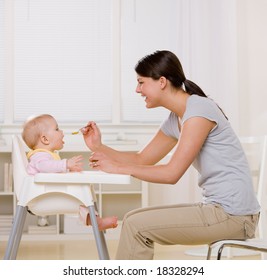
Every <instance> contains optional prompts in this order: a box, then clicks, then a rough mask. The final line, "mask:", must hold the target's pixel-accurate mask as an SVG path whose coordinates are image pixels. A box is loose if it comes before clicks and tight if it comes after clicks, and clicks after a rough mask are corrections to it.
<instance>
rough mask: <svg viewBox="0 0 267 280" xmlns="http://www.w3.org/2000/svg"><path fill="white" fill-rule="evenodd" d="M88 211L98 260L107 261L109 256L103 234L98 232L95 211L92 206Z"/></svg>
mask: <svg viewBox="0 0 267 280" xmlns="http://www.w3.org/2000/svg"><path fill="white" fill-rule="evenodd" d="M88 210H89V214H90V219H91V224H92V227H93V232H94V237H95V241H96V246H97V250H98V255H99V259H100V260H109V254H108V250H107V245H106V240H105V237H104V234H103V232H100V231H99V228H98V224H97V219H96V214H95V213H96V209H95V207H94V206H93V205H92V206H88Z"/></svg>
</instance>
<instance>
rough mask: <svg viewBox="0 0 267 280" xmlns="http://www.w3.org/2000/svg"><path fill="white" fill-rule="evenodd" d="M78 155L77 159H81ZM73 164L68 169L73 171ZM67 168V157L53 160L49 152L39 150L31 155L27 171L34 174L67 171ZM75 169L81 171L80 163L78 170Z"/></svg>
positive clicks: (75, 162)
mask: <svg viewBox="0 0 267 280" xmlns="http://www.w3.org/2000/svg"><path fill="white" fill-rule="evenodd" d="M80 157H81V156H80ZM80 157H78V161H81V158H80ZM74 158H75V157H74ZM72 159H73V158H72ZM78 161H74V163H73V164H74V165H75V164H76V165H77V164H78V163H77V162H78ZM71 162H72V161H71ZM73 164H71V166H70V167H71V169H70V171H74V169H73V168H74V166H73ZM68 168H69V167H68V166H67V159H62V160H55V159H54V158H53V157H52V156H51V155H50V154H49V153H45V152H40V153H36V154H34V155H32V156H31V158H30V162H29V164H28V166H27V172H28V174H30V175H35V174H36V173H64V172H68ZM77 171H81V163H80V169H79V170H78V168H77Z"/></svg>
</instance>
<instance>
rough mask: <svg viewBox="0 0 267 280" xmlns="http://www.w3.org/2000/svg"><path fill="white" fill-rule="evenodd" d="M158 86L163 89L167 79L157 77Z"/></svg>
mask: <svg viewBox="0 0 267 280" xmlns="http://www.w3.org/2000/svg"><path fill="white" fill-rule="evenodd" d="M159 83H160V88H161V89H164V88H165V87H166V85H167V79H166V78H165V77H164V76H161V77H160V78H159Z"/></svg>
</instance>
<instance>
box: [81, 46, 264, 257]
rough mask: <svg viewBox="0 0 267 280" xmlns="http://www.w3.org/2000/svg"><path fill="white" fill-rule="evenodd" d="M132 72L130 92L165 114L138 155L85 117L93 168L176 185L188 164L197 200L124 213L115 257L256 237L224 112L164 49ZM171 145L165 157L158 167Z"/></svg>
mask: <svg viewBox="0 0 267 280" xmlns="http://www.w3.org/2000/svg"><path fill="white" fill-rule="evenodd" d="M135 70H136V73H137V82H138V84H137V88H136V92H137V93H139V94H141V96H143V97H144V98H145V102H146V107H147V108H155V107H164V108H166V109H167V110H169V111H170V114H169V117H168V118H167V119H166V120H165V121H164V122H163V123H162V124H161V126H160V128H159V130H158V132H157V133H156V135H155V136H154V137H153V139H152V140H151V141H150V142H149V143H148V144H147V145H146V146H145V147H144V149H143V150H141V151H140V152H137V153H132V152H121V151H116V150H114V149H112V148H110V147H108V146H106V145H104V144H103V143H102V142H101V133H100V130H99V128H98V127H97V125H96V124H95V123H94V122H89V123H88V125H87V127H86V128H85V129H84V131H83V135H84V140H85V143H86V145H87V146H88V147H89V148H90V149H91V151H93V154H92V156H91V157H90V162H91V166H92V167H93V168H94V169H96V170H103V171H106V172H111V173H121V174H130V175H132V176H134V177H136V178H139V179H141V180H144V181H148V182H153V183H161V184H175V183H176V182H177V181H179V179H180V178H181V177H182V176H183V174H184V173H185V171H186V170H187V169H188V168H189V166H190V165H191V164H192V165H193V166H194V167H195V168H196V169H197V171H198V172H199V187H200V188H202V194H203V201H202V202H200V203H196V204H177V205H167V206H159V207H148V208H141V209H137V210H133V211H131V212H129V213H127V214H126V215H125V217H124V221H123V226H122V231H121V236H120V241H119V245H118V251H117V255H116V258H117V259H128V260H130V259H153V255H154V242H157V243H160V244H168V245H171V244H183V245H187V244H190V245H194V244H207V243H210V242H212V241H214V240H218V239H229V238H232V239H247V238H252V237H254V233H255V230H256V227H257V223H258V216H259V210H260V207H259V204H258V202H257V199H256V197H255V194H254V191H253V186H252V179H251V177H250V171H249V167H248V163H247V160H246V157H245V154H244V151H243V149H242V147H241V144H240V142H239V140H238V137H237V136H236V134H235V133H234V131H233V129H232V127H231V125H230V123H229V121H228V119H227V117H226V116H225V114H224V113H223V111H222V110H221V109H220V107H218V105H217V104H216V103H215V102H214V101H213V100H211V99H210V98H208V97H207V96H206V95H205V94H204V92H203V91H202V90H201V89H200V88H199V87H198V86H197V85H196V84H195V83H193V82H192V81H190V80H187V79H186V77H185V75H184V72H183V69H182V66H181V63H180V61H179V59H178V58H177V57H176V55H175V54H173V53H172V52H170V51H165V50H163V51H156V52H155V53H152V54H150V55H148V56H145V57H144V58H142V59H141V60H140V61H139V62H138V63H137V65H136V67H135ZM174 147H175V150H174V152H173V155H172V157H171V158H170V160H169V162H167V163H166V164H157V165H156V163H158V162H159V161H160V160H161V159H162V158H163V157H164V156H166V155H167V154H168V153H169V152H170V151H171V150H172V149H173V148H174ZM162 187H163V188H164V185H162Z"/></svg>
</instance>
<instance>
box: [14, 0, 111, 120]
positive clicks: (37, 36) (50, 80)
mask: <svg viewBox="0 0 267 280" xmlns="http://www.w3.org/2000/svg"><path fill="white" fill-rule="evenodd" d="M14 3H15V39H14V40H15V85H14V88H15V89H14V91H15V93H14V121H15V122H21V121H24V120H25V119H26V118H27V117H28V116H29V115H33V114H34V115H35V114H41V113H49V114H52V115H54V116H55V117H56V118H57V120H58V121H59V122H65V123H66V122H67V123H72V122H85V121H88V120H96V121H103V122H111V119H112V79H113V78H112V1H110V0H90V1H88V0H34V1H30V0H15V2H14Z"/></svg>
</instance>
